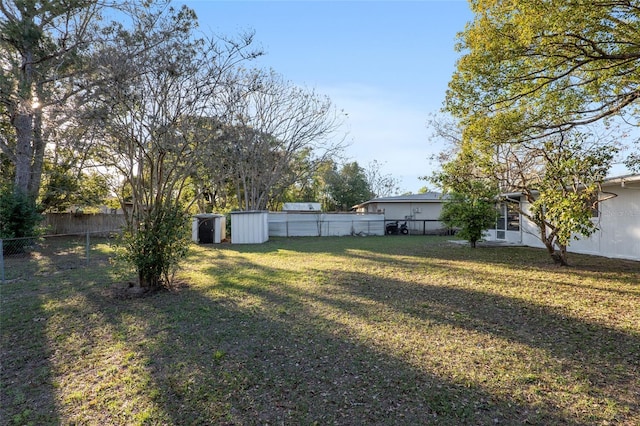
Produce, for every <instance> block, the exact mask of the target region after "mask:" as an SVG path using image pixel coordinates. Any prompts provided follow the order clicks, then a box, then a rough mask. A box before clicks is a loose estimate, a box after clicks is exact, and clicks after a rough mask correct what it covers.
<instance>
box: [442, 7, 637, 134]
mask: <svg viewBox="0 0 640 426" xmlns="http://www.w3.org/2000/svg"><path fill="white" fill-rule="evenodd" d="M470 4H471V9H472V11H473V13H474V14H475V19H474V21H473V22H471V23H470V24H469V25H468V26H467V28H466V29H465V30H464V31H463V32H462V33H460V34H459V43H458V46H457V48H458V50H459V51H461V52H463V53H464V55H463V57H462V58H461V59H460V60H459V62H458V64H457V71H456V72H455V74H454V75H453V78H452V80H451V82H450V85H449V91H448V94H447V100H446V107H445V108H446V110H447V111H449V112H450V113H451V114H453V115H454V116H456V117H458V118H460V119H461V120H462V124H463V128H464V136H465V139H467V140H470V139H475V140H480V141H485V142H487V143H490V142H491V141H495V140H500V141H527V140H531V139H536V138H544V137H547V136H549V135H551V134H556V133H561V132H566V131H567V130H570V129H573V128H575V127H576V126H580V125H585V124H590V123H594V122H598V121H600V120H603V119H609V118H612V117H614V116H624V118H625V119H627V120H628V122H629V124H630V125H631V126H638V115H637V106H638V102H637V101H638V98H639V97H640V41H639V40H640V38H639V37H638V34H640V6H639V5H638V4H637V3H636V2H632V1H628V0H590V1H586V0H551V1H538V0H509V1H504V0H490V1H486V0H472V1H471V2H470Z"/></svg>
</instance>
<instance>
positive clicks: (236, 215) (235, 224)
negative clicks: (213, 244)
mask: <svg viewBox="0 0 640 426" xmlns="http://www.w3.org/2000/svg"><path fill="white" fill-rule="evenodd" d="M266 241H269V212H267V211H247V212H231V243H232V244H262V243H264V242H266Z"/></svg>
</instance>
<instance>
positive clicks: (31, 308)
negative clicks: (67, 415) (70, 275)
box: [0, 283, 60, 425]
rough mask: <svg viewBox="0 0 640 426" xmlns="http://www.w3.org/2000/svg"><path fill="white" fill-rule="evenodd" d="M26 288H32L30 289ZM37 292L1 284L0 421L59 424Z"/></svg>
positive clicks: (18, 284)
mask: <svg viewBox="0 0 640 426" xmlns="http://www.w3.org/2000/svg"><path fill="white" fill-rule="evenodd" d="M25 287H28V288H31V287H33V290H32V291H29V290H27V289H26V288H25ZM39 296H40V292H39V291H38V289H37V288H35V286H25V285H24V284H22V283H11V284H4V285H0V423H2V424H16V425H26V424H58V423H59V422H60V419H59V415H58V412H57V407H56V399H55V397H54V395H55V387H54V385H53V378H52V372H51V364H50V362H49V359H50V358H49V356H50V355H51V351H50V349H49V347H48V342H49V340H48V338H47V330H46V328H47V320H48V314H47V313H46V312H45V311H44V310H43V309H42V306H41V303H40V297H39Z"/></svg>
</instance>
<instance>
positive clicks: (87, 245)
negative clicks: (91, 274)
mask: <svg viewBox="0 0 640 426" xmlns="http://www.w3.org/2000/svg"><path fill="white" fill-rule="evenodd" d="M89 249H90V244H89V231H87V243H86V251H87V266H89Z"/></svg>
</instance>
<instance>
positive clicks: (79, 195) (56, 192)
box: [40, 165, 109, 212]
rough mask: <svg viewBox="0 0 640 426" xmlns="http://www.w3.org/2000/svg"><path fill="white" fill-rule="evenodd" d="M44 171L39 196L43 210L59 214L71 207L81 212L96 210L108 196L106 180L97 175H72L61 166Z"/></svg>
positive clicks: (71, 172) (92, 173)
mask: <svg viewBox="0 0 640 426" xmlns="http://www.w3.org/2000/svg"><path fill="white" fill-rule="evenodd" d="M47 169H48V170H47ZM45 171H46V173H45V180H44V185H43V188H42V191H41V192H42V193H41V196H40V198H41V201H40V204H41V206H42V209H44V210H49V211H58V212H60V211H65V210H68V209H69V208H71V207H76V208H79V209H83V210H85V209H87V208H89V209H90V208H96V207H99V206H101V205H103V204H104V202H105V201H106V199H107V197H108V195H109V185H108V182H107V179H106V178H105V177H104V176H103V175H101V174H99V173H96V172H90V173H82V172H79V173H74V172H73V171H72V170H70V168H69V167H68V166H67V167H65V166H62V165H57V166H56V165H52V166H49V167H45Z"/></svg>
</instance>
